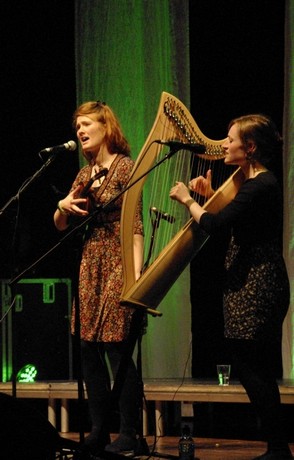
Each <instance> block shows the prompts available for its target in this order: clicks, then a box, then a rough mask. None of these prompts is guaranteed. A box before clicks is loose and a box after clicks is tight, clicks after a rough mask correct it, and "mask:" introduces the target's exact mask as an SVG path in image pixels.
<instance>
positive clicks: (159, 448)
mask: <svg viewBox="0 0 294 460" xmlns="http://www.w3.org/2000/svg"><path fill="white" fill-rule="evenodd" d="M61 436H62V437H63V438H66V439H72V440H74V441H79V434H78V433H62V434H61ZM113 438H115V436H113ZM145 439H146V442H147V445H148V447H149V451H150V456H148V457H147V456H141V457H140V458H142V459H147V458H151V459H158V458H165V459H168V458H173V457H177V456H178V440H179V438H177V437H171V436H163V437H160V438H157V439H155V438H154V437H153V436H147V437H146V438H145ZM194 441H195V443H196V449H195V460H197V459H199V460H252V459H254V458H255V457H257V456H258V455H261V454H263V453H264V452H265V450H266V445H265V444H264V443H263V442H260V441H244V440H235V439H234V440H229V439H213V438H194ZM155 443H156V444H155ZM290 448H291V450H292V453H293V454H294V444H290ZM126 458H129V457H126ZM136 458H138V457H136Z"/></svg>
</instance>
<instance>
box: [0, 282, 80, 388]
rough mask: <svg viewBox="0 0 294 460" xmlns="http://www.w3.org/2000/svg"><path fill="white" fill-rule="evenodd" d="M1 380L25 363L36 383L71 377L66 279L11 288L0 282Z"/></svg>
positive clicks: (23, 284)
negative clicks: (34, 373) (34, 368)
mask: <svg viewBox="0 0 294 460" xmlns="http://www.w3.org/2000/svg"><path fill="white" fill-rule="evenodd" d="M1 301H2V302H1V303H2V315H1V317H2V319H3V317H4V319H3V320H2V324H1V327H2V338H1V355H2V381H4V382H6V381H9V380H10V379H11V375H12V370H13V369H14V372H15V373H16V374H17V373H18V372H19V371H20V370H21V369H22V368H23V367H24V366H26V365H27V364H32V365H34V366H35V367H36V369H37V375H36V380H68V379H72V378H73V364H72V343H71V335H70V315H71V304H72V293H71V281H70V280H69V279H54V278H53V279H51V278H50V279H49V278H46V279H22V280H20V281H19V282H18V283H16V284H15V285H14V286H13V287H10V286H9V285H8V283H7V281H6V280H2V281H1Z"/></svg>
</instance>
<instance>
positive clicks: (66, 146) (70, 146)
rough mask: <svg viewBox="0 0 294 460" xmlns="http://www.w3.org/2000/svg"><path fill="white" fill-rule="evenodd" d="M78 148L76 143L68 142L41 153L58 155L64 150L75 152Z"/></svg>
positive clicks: (48, 148)
mask: <svg viewBox="0 0 294 460" xmlns="http://www.w3.org/2000/svg"><path fill="white" fill-rule="evenodd" d="M76 148H77V144H76V143H75V141H68V142H66V143H65V144H60V145H55V146H54V147H47V148H46V149H43V150H41V151H40V152H39V153H57V152H62V151H63V150H70V151H73V150H75V149H76Z"/></svg>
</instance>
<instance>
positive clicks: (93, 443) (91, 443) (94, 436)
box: [84, 429, 110, 455]
mask: <svg viewBox="0 0 294 460" xmlns="http://www.w3.org/2000/svg"><path fill="white" fill-rule="evenodd" d="M109 443H110V435H109V434H105V433H104V434H101V432H100V430H99V431H97V430H95V429H93V430H92V431H91V433H90V434H89V435H88V436H87V437H86V438H85V442H84V445H85V447H86V448H87V449H88V451H89V452H91V454H94V455H99V454H101V453H102V452H103V451H104V448H105V446H106V445H107V444H109Z"/></svg>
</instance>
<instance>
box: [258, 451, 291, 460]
mask: <svg viewBox="0 0 294 460" xmlns="http://www.w3.org/2000/svg"><path fill="white" fill-rule="evenodd" d="M291 458H293V456H292V454H291V451H290V449H281V450H268V451H267V452H266V453H265V454H263V455H260V456H259V457H255V458H254V459H253V460H290V459H291Z"/></svg>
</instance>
